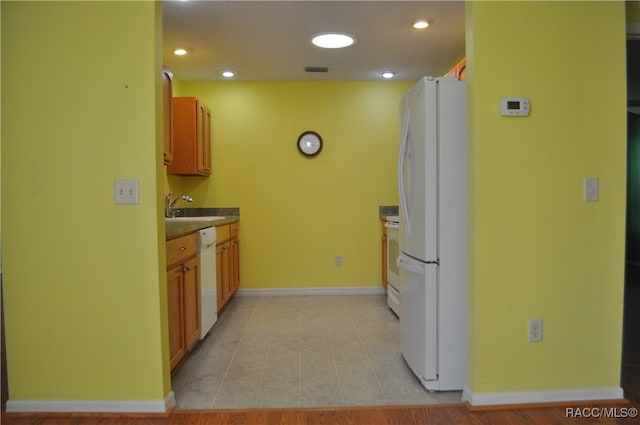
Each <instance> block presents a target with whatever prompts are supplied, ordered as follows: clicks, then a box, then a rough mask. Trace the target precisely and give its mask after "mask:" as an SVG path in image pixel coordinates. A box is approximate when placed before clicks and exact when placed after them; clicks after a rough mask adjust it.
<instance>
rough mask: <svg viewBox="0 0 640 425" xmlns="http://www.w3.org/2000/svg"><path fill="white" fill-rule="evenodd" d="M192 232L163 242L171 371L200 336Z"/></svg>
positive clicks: (198, 300) (198, 287)
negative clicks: (165, 256)
mask: <svg viewBox="0 0 640 425" xmlns="http://www.w3.org/2000/svg"><path fill="white" fill-rule="evenodd" d="M196 254H197V237H196V234H195V233H193V234H190V235H187V236H183V237H181V238H177V239H172V240H170V241H167V305H168V318H169V358H170V365H171V370H173V369H174V368H175V367H176V366H177V365H178V364H179V363H180V361H181V360H182V359H183V357H184V356H185V355H186V354H187V351H188V350H189V348H190V347H191V346H192V345H193V344H194V343H195V342H196V341H197V340H198V337H199V336H200V278H199V267H200V265H199V263H198V257H197V256H196Z"/></svg>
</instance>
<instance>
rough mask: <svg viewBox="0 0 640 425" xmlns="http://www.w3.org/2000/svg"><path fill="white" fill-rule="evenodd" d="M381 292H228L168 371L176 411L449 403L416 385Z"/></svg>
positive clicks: (449, 396)
mask: <svg viewBox="0 0 640 425" xmlns="http://www.w3.org/2000/svg"><path fill="white" fill-rule="evenodd" d="M398 335H399V325H398V318H397V317H396V316H394V315H393V313H392V312H391V311H390V310H389V309H388V308H387V306H386V302H385V297H384V296H382V295H367V296H359V295H358V296H356V295H349V296H282V297H250V296H244V297H238V296H237V297H235V299H233V300H232V301H231V304H230V305H229V306H228V307H227V309H226V310H225V312H224V313H223V314H222V315H221V317H220V320H219V321H218V323H216V325H215V326H214V328H213V330H212V331H211V333H210V334H209V335H208V336H207V338H205V340H204V341H202V342H201V343H199V345H197V346H196V347H195V348H194V350H193V351H192V353H191V356H190V357H189V359H188V360H187V361H186V363H185V364H184V365H183V366H182V367H181V369H180V370H179V371H178V373H177V374H176V375H175V376H174V378H173V385H172V387H173V391H174V393H175V396H176V407H177V408H178V409H230V408H257V407H261V408H264V407H331V406H367V405H401V404H436V403H457V402H460V400H461V392H458V391H455V392H445V393H430V392H427V391H426V390H424V389H423V388H422V387H421V386H420V384H419V382H418V381H417V379H416V378H415V376H413V374H412V373H411V371H410V370H409V368H408V367H407V366H406V364H405V363H404V360H403V359H402V356H401V354H400V351H399V336H398Z"/></svg>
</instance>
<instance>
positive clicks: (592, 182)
mask: <svg viewBox="0 0 640 425" xmlns="http://www.w3.org/2000/svg"><path fill="white" fill-rule="evenodd" d="M598 180H599V179H598V178H597V177H585V179H584V201H585V202H598V195H599V194H598V192H599V188H598V186H599V181H598Z"/></svg>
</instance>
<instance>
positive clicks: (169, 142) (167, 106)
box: [162, 69, 173, 165]
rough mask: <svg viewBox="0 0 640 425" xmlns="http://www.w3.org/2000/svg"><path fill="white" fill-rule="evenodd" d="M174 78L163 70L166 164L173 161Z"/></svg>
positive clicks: (163, 122)
mask: <svg viewBox="0 0 640 425" xmlns="http://www.w3.org/2000/svg"><path fill="white" fill-rule="evenodd" d="M171 79H172V76H171V73H170V72H169V70H167V69H163V70H162V110H163V117H162V124H163V126H164V127H163V138H164V164H165V165H168V164H171V162H172V161H173V134H172V133H173V124H172V122H173V113H172V112H171V111H172V109H173V108H172V103H173V102H172V100H171V99H172V92H173V87H172V84H173V83H172V81H171Z"/></svg>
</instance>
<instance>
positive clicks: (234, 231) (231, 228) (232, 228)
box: [229, 221, 240, 239]
mask: <svg viewBox="0 0 640 425" xmlns="http://www.w3.org/2000/svg"><path fill="white" fill-rule="evenodd" d="M239 227H240V223H238V222H237V221H236V222H235V223H231V224H229V232H230V233H231V239H233V238H237V237H238V228H239Z"/></svg>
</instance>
